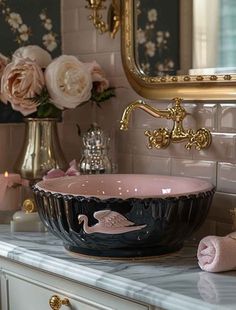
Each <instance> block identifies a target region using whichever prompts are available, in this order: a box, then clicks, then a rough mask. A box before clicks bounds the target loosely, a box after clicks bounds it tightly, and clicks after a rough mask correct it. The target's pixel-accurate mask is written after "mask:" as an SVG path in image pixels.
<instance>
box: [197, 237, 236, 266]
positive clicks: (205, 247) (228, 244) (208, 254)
mask: <svg viewBox="0 0 236 310" xmlns="http://www.w3.org/2000/svg"><path fill="white" fill-rule="evenodd" d="M197 258H198V264H199V266H200V268H201V269H202V270H205V271H209V272H221V271H227V270H234V269H236V232H234V233H231V234H229V235H227V236H225V237H217V236H208V237H205V238H203V239H202V240H201V241H200V243H199V245H198V250H197Z"/></svg>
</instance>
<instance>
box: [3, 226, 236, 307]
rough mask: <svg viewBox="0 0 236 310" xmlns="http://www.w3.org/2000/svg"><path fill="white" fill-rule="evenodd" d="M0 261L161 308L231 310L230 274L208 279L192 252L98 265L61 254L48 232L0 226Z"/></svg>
mask: <svg viewBox="0 0 236 310" xmlns="http://www.w3.org/2000/svg"><path fill="white" fill-rule="evenodd" d="M0 256H2V257H7V258H9V259H11V260H14V261H17V262H21V263H23V264H25V265H28V266H32V267H35V268H39V269H41V270H44V271H49V272H52V273H54V274H57V275H59V276H63V277H65V278H68V279H72V280H74V281H78V282H80V283H84V284H87V285H90V286H92V287H96V288H99V289H102V290H105V291H107V292H111V293H115V294H119V295H120V296H123V297H128V298H131V299H133V300H136V301H139V302H143V303H146V304H150V305H154V306H159V307H162V308H164V309H173V310H183V309H191V310H195V309H199V310H204V309H220V310H223V309H236V294H235V292H236V271H235V272H234V271H233V272H227V273H221V274H212V273H206V272H203V271H201V269H200V268H199V267H198V265H197V260H196V248H195V247H194V246H186V247H184V248H183V249H182V250H181V251H179V252H177V253H174V254H171V255H165V256H161V257H158V258H154V259H147V260H123V261H121V260H119V261H118V260H104V259H95V258H88V257H84V256H80V255H77V254H73V253H70V252H67V251H66V250H65V249H64V247H63V246H62V242H61V241H60V240H59V239H57V238H56V237H54V236H53V235H52V234H50V233H14V234H12V233H10V228H9V226H7V225H0Z"/></svg>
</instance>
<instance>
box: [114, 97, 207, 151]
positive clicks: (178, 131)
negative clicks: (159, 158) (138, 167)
mask: <svg viewBox="0 0 236 310" xmlns="http://www.w3.org/2000/svg"><path fill="white" fill-rule="evenodd" d="M173 100H174V105H173V107H172V108H168V109H166V110H160V109H156V108H153V107H152V106H150V105H149V104H147V103H145V102H144V101H143V100H136V101H134V102H132V103H130V104H129V105H128V106H127V108H126V109H125V110H124V112H123V115H122V118H121V121H120V129H121V130H127V129H128V125H129V121H130V116H131V112H132V111H133V110H135V109H137V108H139V109H141V110H144V111H145V112H147V113H148V114H150V115H152V116H154V117H157V118H166V119H171V120H172V121H173V128H172V130H171V131H169V130H168V129H166V128H159V129H157V130H154V131H150V130H148V131H145V135H146V136H147V137H148V148H153V147H155V148H158V149H161V148H166V147H167V146H168V145H169V144H170V142H173V143H178V142H183V141H187V144H186V145H185V148H186V149H187V150H190V149H191V148H192V146H194V147H195V148H196V149H197V150H199V151H200V150H201V149H203V148H207V147H208V146H209V145H210V144H211V133H210V131H209V130H208V129H206V128H200V129H198V130H197V131H196V132H194V131H193V130H192V129H189V130H185V129H184V127H183V120H184V118H185V117H186V116H187V115H189V113H187V112H186V110H185V109H184V107H183V106H182V105H181V104H182V101H183V100H182V99H181V98H179V97H176V98H174V99H173Z"/></svg>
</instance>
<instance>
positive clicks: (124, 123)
mask: <svg viewBox="0 0 236 310" xmlns="http://www.w3.org/2000/svg"><path fill="white" fill-rule="evenodd" d="M137 108H139V109H141V110H144V111H145V112H147V113H148V114H150V115H152V116H154V117H160V118H166V119H170V118H171V116H172V113H171V110H170V109H167V110H160V109H156V108H153V107H152V106H150V105H149V104H147V103H146V102H144V101H143V100H135V101H133V102H131V103H130V104H129V105H128V106H127V108H126V109H125V110H124V112H123V115H122V118H121V121H120V130H128V125H129V120H130V115H131V112H132V111H133V110H135V109H137Z"/></svg>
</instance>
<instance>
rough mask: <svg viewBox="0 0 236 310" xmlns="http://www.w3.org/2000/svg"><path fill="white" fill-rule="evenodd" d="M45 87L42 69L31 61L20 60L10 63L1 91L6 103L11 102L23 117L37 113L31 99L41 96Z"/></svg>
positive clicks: (5, 72)
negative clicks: (37, 95)
mask: <svg viewBox="0 0 236 310" xmlns="http://www.w3.org/2000/svg"><path fill="white" fill-rule="evenodd" d="M44 85H45V81H44V75H43V72H42V70H41V68H40V67H39V66H38V65H37V64H36V62H34V61H31V60H29V59H18V60H17V61H15V62H11V63H9V64H8V65H7V66H6V67H5V69H4V71H3V75H2V79H1V91H2V93H3V96H4V99H5V102H6V101H9V102H10V103H11V105H12V108H13V109H14V110H16V111H20V112H21V113H22V114H23V115H29V114H31V113H33V112H36V110H37V104H36V103H35V102H34V101H32V100H30V98H33V97H34V96H35V95H36V94H40V93H41V90H42V88H43V86H44Z"/></svg>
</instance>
